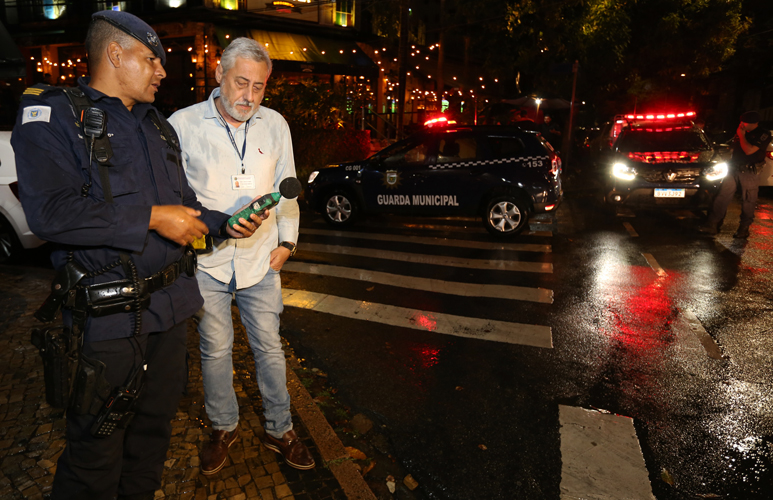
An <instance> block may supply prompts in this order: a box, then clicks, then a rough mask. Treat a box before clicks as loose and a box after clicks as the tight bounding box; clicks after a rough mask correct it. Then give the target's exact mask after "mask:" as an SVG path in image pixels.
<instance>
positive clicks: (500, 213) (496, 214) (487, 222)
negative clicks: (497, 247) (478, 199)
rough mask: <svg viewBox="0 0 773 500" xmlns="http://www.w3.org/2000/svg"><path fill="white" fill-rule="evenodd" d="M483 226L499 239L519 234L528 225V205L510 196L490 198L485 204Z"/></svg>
mask: <svg viewBox="0 0 773 500" xmlns="http://www.w3.org/2000/svg"><path fill="white" fill-rule="evenodd" d="M483 225H484V226H485V228H486V230H487V231H488V232H489V233H491V234H493V235H495V236H499V237H505V238H506V237H509V236H515V235H517V234H520V233H521V232H523V230H524V229H526V227H527V226H528V225H529V208H528V205H527V204H526V202H525V201H524V200H523V199H521V198H517V197H515V196H511V195H506V196H497V197H495V198H492V199H491V200H490V201H489V202H488V203H487V204H486V211H485V212H484V213H483Z"/></svg>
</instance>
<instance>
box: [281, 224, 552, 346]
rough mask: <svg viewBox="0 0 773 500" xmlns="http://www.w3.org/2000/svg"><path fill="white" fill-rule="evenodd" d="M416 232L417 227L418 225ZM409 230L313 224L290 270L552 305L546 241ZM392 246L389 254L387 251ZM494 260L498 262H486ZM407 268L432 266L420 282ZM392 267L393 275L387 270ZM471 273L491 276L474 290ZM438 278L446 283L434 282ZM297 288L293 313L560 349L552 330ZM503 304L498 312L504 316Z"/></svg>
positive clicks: (290, 301) (290, 294)
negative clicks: (346, 228)
mask: <svg viewBox="0 0 773 500" xmlns="http://www.w3.org/2000/svg"><path fill="white" fill-rule="evenodd" d="M409 226H411V227H412V224H409ZM543 226H544V225H543ZM390 229H391V228H390ZM406 229H408V230H403V231H402V232H401V234H390V233H388V232H374V231H336V230H331V229H320V228H318V227H314V226H313V225H312V227H302V228H301V231H300V238H299V239H300V243H299V246H298V249H299V251H298V254H297V255H296V257H295V258H294V259H292V260H290V261H288V262H286V263H285V265H284V267H283V271H285V272H291V273H298V274H300V275H305V276H324V277H329V278H336V279H339V280H354V281H359V282H368V283H374V284H378V285H385V286H389V287H395V288H398V289H405V290H410V291H420V292H427V293H428V294H439V295H446V296H456V297H465V298H469V299H470V300H477V299H484V300H488V299H498V300H505V301H509V302H511V303H512V304H513V308H515V307H517V305H518V303H534V304H547V305H549V304H552V303H553V291H552V290H551V289H548V288H545V287H542V286H539V284H540V283H541V276H547V275H550V274H552V273H553V264H552V263H551V262H549V261H548V259H549V257H550V254H551V252H552V246H551V245H550V244H549V243H545V242H544V241H540V240H539V239H538V240H536V241H535V240H532V241H529V239H530V237H529V236H521V237H519V238H518V239H516V240H511V241H498V240H493V239H489V240H488V241H486V240H484V239H482V238H478V239H457V238H453V237H434V236H426V235H422V236H417V235H412V234H410V228H406ZM456 229H457V230H459V229H460V228H458V227H457V228H456ZM425 232H426V231H425ZM539 233H540V234H541V235H542V237H541V239H542V240H544V238H545V235H552V233H551V232H550V231H540V232H539ZM465 236H466V235H465ZM387 245H388V246H389V248H384V247H385V246H387ZM449 254H456V255H449ZM459 254H464V255H463V256H459ZM487 254H488V255H487ZM488 256H492V257H496V258H486V257H488ZM341 257H345V259H344V260H345V264H344V265H341ZM377 262H382V265H380V266H376V264H375V263H377ZM402 264H418V265H421V266H427V267H423V268H422V272H423V273H424V274H425V275H424V276H418V275H415V274H417V273H416V272H413V273H412V272H411V268H407V267H405V266H403V265H402ZM430 266H431V267H430ZM373 267H377V269H373ZM385 267H386V268H388V269H389V271H385V270H384V268H385ZM415 269H416V268H415V267H414V268H413V270H414V271H415ZM393 270H394V271H393ZM469 270H473V273H472V275H473V276H475V275H476V273H477V272H480V273H484V274H482V275H480V276H479V277H477V278H475V281H478V282H475V283H470V282H468V281H467V280H465V279H464V277H467V276H469V275H470V272H469ZM390 271H391V272H390ZM491 272H493V273H495V276H496V280H493V279H491V280H487V279H486V277H487V276H490V275H488V274H485V273H491ZM427 274H429V275H430V276H427ZM433 274H435V275H437V276H439V277H438V278H435V277H432V275H433ZM440 276H442V278H443V279H440ZM449 276H450V279H449ZM480 281H483V282H482V283H481V282H480ZM492 281H497V283H495V282H492ZM298 282H301V283H302V282H303V280H295V281H294V283H293V287H295V288H292V287H286V288H283V298H284V305H285V306H286V307H290V308H298V309H307V310H314V311H317V312H322V313H325V314H331V315H334V316H338V317H345V318H352V319H357V320H359V321H369V322H372V323H376V324H381V325H390V326H395V327H400V328H408V329H414V330H424V331H427V332H432V333H436V334H441V335H451V336H456V337H465V338H471V339H479V340H485V341H491V342H502V343H508V344H518V345H525V346H532V347H539V348H552V347H553V340H552V330H551V328H550V326H548V325H544V324H531V323H529V322H517V321H501V320H497V319H492V318H491V317H469V316H465V315H461V314H459V312H460V311H443V310H422V309H414V308H409V307H402V306H399V305H396V304H390V303H377V302H373V301H372V300H357V299H354V298H351V297H342V296H338V295H336V294H333V293H320V292H319V290H316V291H306V290H302V289H298V288H299V286H298ZM524 282H525V283H526V284H527V285H528V284H529V283H534V286H522V285H523V284H524ZM503 283H506V284H503ZM511 283H513V284H511ZM300 288H302V286H301V287H300ZM382 301H384V298H383V295H382ZM385 302H388V300H386V301H385ZM440 303H442V301H440ZM499 304H500V305H499V306H498V307H499V308H500V309H502V308H503V307H502V305H501V303H499ZM403 305H404V304H403ZM505 308H507V307H506V306H505Z"/></svg>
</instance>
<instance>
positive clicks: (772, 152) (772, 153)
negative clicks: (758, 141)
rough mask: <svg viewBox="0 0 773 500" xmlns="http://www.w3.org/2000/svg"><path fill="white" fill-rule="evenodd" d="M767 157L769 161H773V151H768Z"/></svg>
mask: <svg viewBox="0 0 773 500" xmlns="http://www.w3.org/2000/svg"><path fill="white" fill-rule="evenodd" d="M765 156H767V157H768V160H773V151H768V154H767V155H765Z"/></svg>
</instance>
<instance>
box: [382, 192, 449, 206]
mask: <svg viewBox="0 0 773 500" xmlns="http://www.w3.org/2000/svg"><path fill="white" fill-rule="evenodd" d="M376 203H378V204H379V205H424V206H426V205H429V206H435V207H458V206H459V202H457V201H456V195H447V194H414V195H412V196H409V195H407V194H380V195H378V196H376Z"/></svg>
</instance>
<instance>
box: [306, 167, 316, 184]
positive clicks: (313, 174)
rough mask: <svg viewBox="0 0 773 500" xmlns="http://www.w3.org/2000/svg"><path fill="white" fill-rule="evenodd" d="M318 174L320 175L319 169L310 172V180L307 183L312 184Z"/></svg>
mask: <svg viewBox="0 0 773 500" xmlns="http://www.w3.org/2000/svg"><path fill="white" fill-rule="evenodd" d="M318 175H319V170H315V171H313V172H312V173H311V174H309V182H308V183H307V184H311V183H312V182H314V179H316V178H317V176H318Z"/></svg>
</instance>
